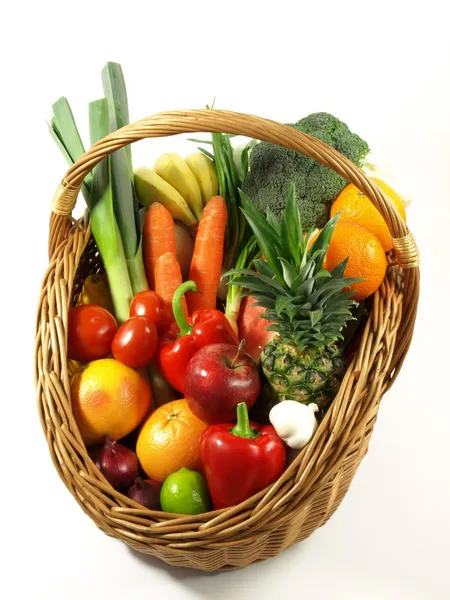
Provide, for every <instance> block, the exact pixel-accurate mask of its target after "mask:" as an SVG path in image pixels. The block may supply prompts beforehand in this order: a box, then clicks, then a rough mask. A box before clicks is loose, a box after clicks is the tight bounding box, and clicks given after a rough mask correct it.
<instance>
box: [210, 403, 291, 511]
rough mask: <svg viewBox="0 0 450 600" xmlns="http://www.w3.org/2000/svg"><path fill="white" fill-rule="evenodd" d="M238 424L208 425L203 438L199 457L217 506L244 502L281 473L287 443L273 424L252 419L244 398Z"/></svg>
mask: <svg viewBox="0 0 450 600" xmlns="http://www.w3.org/2000/svg"><path fill="white" fill-rule="evenodd" d="M236 408H237V424H236V425H235V426H234V427H233V425H232V424H230V423H226V424H223V425H222V424H221V425H209V426H208V427H206V429H205V430H204V431H203V433H202V436H201V439H200V458H201V461H202V463H203V468H204V471H205V475H206V479H207V481H208V487H209V491H210V493H211V498H212V501H213V504H214V507H215V508H216V509H219V508H227V507H229V506H234V505H236V504H239V503H240V502H243V501H244V500H246V499H247V498H250V496H253V494H256V493H257V492H259V491H260V490H262V489H264V488H265V487H266V486H268V485H270V484H271V483H273V482H274V481H275V480H276V479H278V478H279V477H280V475H281V474H282V473H283V471H284V469H285V468H286V446H285V444H284V442H283V440H282V439H281V438H280V437H278V435H277V434H276V431H275V429H274V428H273V427H272V426H271V425H265V426H261V425H257V424H256V423H253V422H251V421H249V418H248V410H247V405H246V404H245V402H240V403H239V404H238V405H237V407H236Z"/></svg>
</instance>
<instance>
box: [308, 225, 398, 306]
mask: <svg viewBox="0 0 450 600" xmlns="http://www.w3.org/2000/svg"><path fill="white" fill-rule="evenodd" d="M317 235H318V234H317ZM347 257H348V262H347V267H346V269H345V275H344V276H345V277H361V278H364V281H360V282H358V283H354V284H353V285H351V286H350V289H354V290H357V291H356V293H355V294H354V295H353V296H352V298H353V299H354V300H365V299H366V298H368V297H369V296H371V295H372V294H373V293H374V292H375V291H376V290H377V289H378V288H379V286H380V284H381V282H382V281H383V279H384V276H385V274H386V268H387V260H386V255H385V253H384V250H383V246H382V245H381V242H380V240H379V239H378V238H377V236H375V235H374V234H373V233H372V232H371V231H368V230H367V229H365V228H364V227H361V226H360V225H356V223H349V222H347V221H342V222H341V221H340V220H339V222H338V223H337V225H336V227H335V229H334V231H333V235H332V236H331V241H330V245H329V246H328V250H327V253H326V255H325V260H324V263H323V266H324V268H325V269H326V270H327V271H331V270H332V269H334V267H337V265H338V264H339V263H341V262H342V261H343V260H345V259H346V258H347Z"/></svg>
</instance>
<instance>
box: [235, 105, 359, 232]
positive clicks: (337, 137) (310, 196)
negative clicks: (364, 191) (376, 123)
mask: <svg viewBox="0 0 450 600" xmlns="http://www.w3.org/2000/svg"><path fill="white" fill-rule="evenodd" d="M289 125H290V126H291V127H294V128H295V129H298V130H299V131H303V132H304V133H308V134H309V135H312V136H314V137H316V138H319V139H320V140H322V141H323V142H325V143H326V144H328V145H329V146H332V147H333V148H335V149H336V150H338V151H339V152H341V153H342V154H343V155H344V156H346V157H347V158H349V159H350V160H351V161H353V162H354V163H356V164H357V165H358V166H361V161H362V160H363V159H364V158H365V156H366V155H367V154H368V152H369V146H368V145H367V143H366V142H365V141H364V140H362V139H361V138H360V137H359V136H358V135H356V134H355V133H352V132H351V131H350V129H349V128H348V127H347V125H346V124H345V123H343V122H342V121H340V120H339V119H337V118H336V117H334V116H333V115H330V114H328V113H325V112H318V113H313V114H311V115H309V116H307V117H305V118H304V119H301V120H300V121H297V123H294V124H289ZM291 182H294V183H295V191H296V194H297V198H298V201H299V205H300V214H301V217H302V223H303V226H304V228H305V229H309V228H311V227H323V226H324V225H325V223H326V222H327V221H328V219H329V217H330V206H331V204H332V202H333V201H334V200H335V199H336V197H337V196H338V195H339V193H340V192H341V191H342V190H343V189H344V187H345V186H346V185H347V183H348V182H347V181H346V180H345V179H344V178H343V177H341V176H340V175H338V174H337V173H335V172H334V171H332V170H331V169H329V168H328V167H325V166H324V165H321V164H320V163H318V162H316V161H315V160H313V159H311V158H307V157H306V156H303V155H302V154H299V153H298V152H296V151H294V150H289V149H287V148H283V147H282V146H278V145H275V144H270V143H269V142H261V143H259V144H257V145H256V146H255V147H254V148H253V149H252V151H251V154H250V171H249V172H248V174H247V176H246V177H245V179H244V181H243V185H242V189H243V191H244V192H245V193H246V194H247V196H248V197H249V198H250V199H251V200H252V201H253V202H254V203H255V204H256V205H257V206H258V208H259V209H260V210H262V211H263V212H264V213H265V212H266V210H267V208H269V207H270V208H271V210H272V211H273V212H274V214H275V216H276V217H278V218H279V217H280V215H281V214H282V212H283V210H284V207H285V203H286V198H287V197H288V191H289V185H290V183H291Z"/></svg>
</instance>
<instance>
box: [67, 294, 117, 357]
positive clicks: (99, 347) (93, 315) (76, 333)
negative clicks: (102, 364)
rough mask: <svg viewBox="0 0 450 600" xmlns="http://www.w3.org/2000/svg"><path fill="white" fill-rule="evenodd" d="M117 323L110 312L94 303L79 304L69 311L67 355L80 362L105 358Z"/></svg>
mask: <svg viewBox="0 0 450 600" xmlns="http://www.w3.org/2000/svg"><path fill="white" fill-rule="evenodd" d="M116 331H117V323H116V320H115V319H114V317H113V316H112V314H111V313H109V312H108V311H107V310H106V309H105V308H102V307H101V306H97V305H96V304H81V305H80V306H75V307H74V308H71V309H70V311H69V319H68V336H67V337H68V340H67V341H68V348H67V355H68V357H69V358H71V359H72V360H78V361H80V362H82V363H86V362H90V361H91V360H97V359H99V358H105V357H106V356H108V355H109V354H110V353H111V342H112V340H113V337H114V335H115V334H116Z"/></svg>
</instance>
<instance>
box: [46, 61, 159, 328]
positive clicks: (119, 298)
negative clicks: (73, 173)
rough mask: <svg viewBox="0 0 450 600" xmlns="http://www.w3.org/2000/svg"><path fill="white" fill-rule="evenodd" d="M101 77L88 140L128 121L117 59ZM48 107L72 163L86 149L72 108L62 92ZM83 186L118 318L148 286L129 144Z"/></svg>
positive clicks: (53, 129)
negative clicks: (101, 94)
mask: <svg viewBox="0 0 450 600" xmlns="http://www.w3.org/2000/svg"><path fill="white" fill-rule="evenodd" d="M102 83H103V88H104V93H105V98H103V99H101V100H96V101H95V102H91V103H90V104H89V128H90V138H91V139H90V141H91V144H93V143H95V142H97V141H98V140H100V139H102V138H103V137H105V136H107V135H108V134H109V133H111V132H113V131H115V130H117V129H119V128H121V127H123V126H124V125H127V124H128V122H129V115H128V102H127V94H126V88H125V81H124V77H123V73H122V69H121V67H120V65H118V64H116V63H107V65H106V66H105V68H104V69H103V71H102ZM52 108H53V116H52V119H51V123H50V126H49V129H50V134H51V135H52V137H53V139H54V141H55V142H56V144H57V146H58V147H59V149H60V150H61V152H62V154H63V156H64V157H65V159H66V160H67V162H68V163H69V165H72V164H74V163H75V162H76V161H77V160H78V159H79V158H80V157H81V156H82V155H83V154H84V153H85V149H84V146H83V142H82V140H81V137H80V135H79V132H78V129H77V126H76V123H75V119H74V116H73V113H72V110H71V108H70V105H69V102H68V101H67V99H66V98H60V99H59V100H58V101H57V102H55V103H54V104H53V107H52ZM81 192H82V194H83V197H84V199H85V201H86V205H87V207H88V209H89V210H90V213H91V229H92V235H93V237H94V239H95V242H96V244H97V247H98V250H99V252H100V256H101V257H102V260H103V263H104V265H105V270H106V274H107V277H108V282H109V287H110V291H111V296H112V299H113V304H114V310H115V316H116V319H117V320H118V321H119V323H122V322H124V321H125V320H126V319H127V318H128V316H129V306H130V303H131V300H132V298H133V295H135V294H137V293H138V292H140V291H142V290H146V289H148V284H147V280H146V277H145V270H144V263H143V258H142V233H141V232H142V215H141V214H140V209H139V204H138V201H137V196H136V192H135V188H134V176H133V167H132V162H131V149H130V147H129V146H127V147H126V148H123V149H120V150H116V151H115V152H114V153H113V154H112V155H111V156H110V157H108V158H107V159H104V160H103V161H102V162H101V163H99V165H97V166H96V167H95V169H94V171H93V173H92V174H91V173H89V174H88V175H87V176H86V177H85V179H84V181H83V184H82V188H81Z"/></svg>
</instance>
